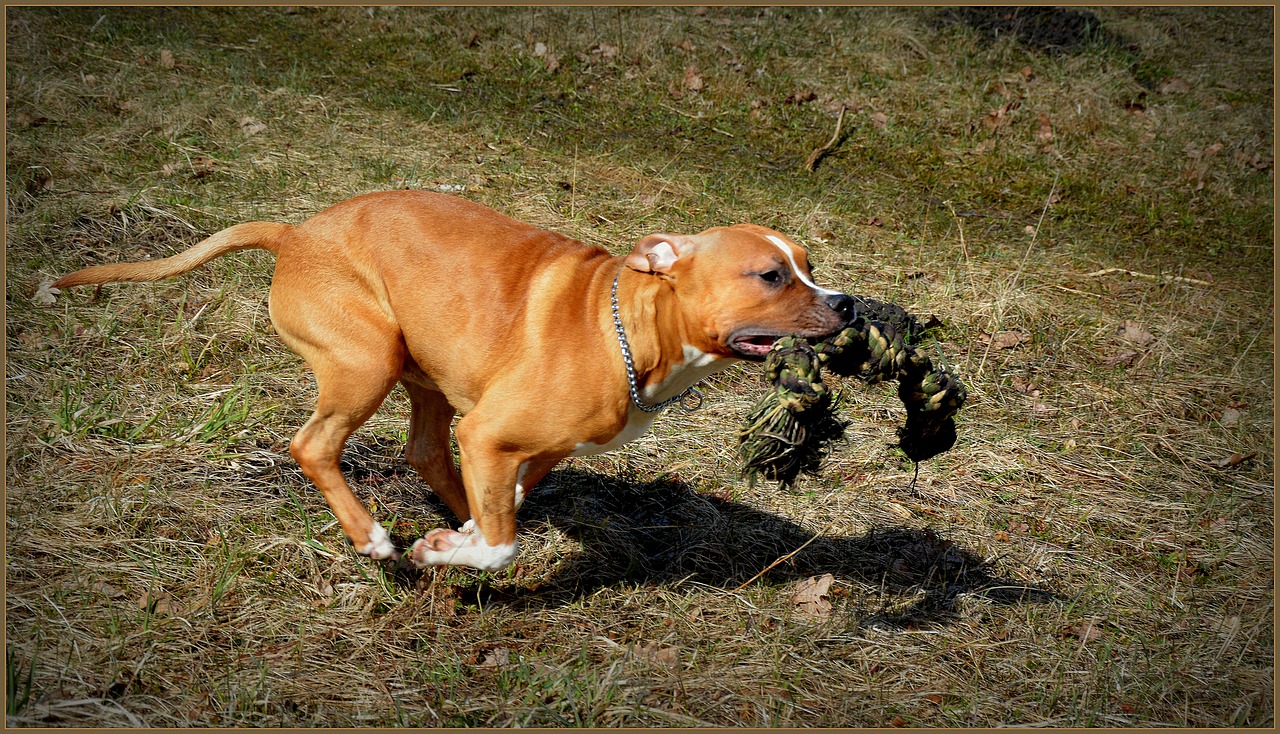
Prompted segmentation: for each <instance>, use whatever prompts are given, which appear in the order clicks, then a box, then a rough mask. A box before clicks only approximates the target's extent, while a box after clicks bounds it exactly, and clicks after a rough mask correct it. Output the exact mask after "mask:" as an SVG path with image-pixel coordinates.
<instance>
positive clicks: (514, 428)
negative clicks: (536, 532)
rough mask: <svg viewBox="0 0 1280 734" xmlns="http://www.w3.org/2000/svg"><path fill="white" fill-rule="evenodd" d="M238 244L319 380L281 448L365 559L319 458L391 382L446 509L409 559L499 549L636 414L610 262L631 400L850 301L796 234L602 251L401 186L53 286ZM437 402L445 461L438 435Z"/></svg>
mask: <svg viewBox="0 0 1280 734" xmlns="http://www.w3.org/2000/svg"><path fill="white" fill-rule="evenodd" d="M245 248H261V249H265V250H269V251H270V252H272V253H274V254H275V255H276V257H277V260H276V268H275V275H274V278H273V280H272V284H271V295H270V313H271V320H272V323H273V324H274V326H275V328H276V331H277V332H278V333H279V334H280V336H281V338H282V339H283V340H284V341H285V343H286V344H287V345H288V346H289V347H290V348H291V349H292V350H293V351H294V352H296V353H297V354H298V355H300V356H301V357H302V358H303V359H305V360H306V361H307V363H308V364H309V365H310V366H311V367H312V369H313V370H314V374H315V378H316V382H317V386H318V388H319V399H318V403H317V405H316V409H315V413H314V414H313V415H312V416H311V419H310V420H309V421H308V422H307V423H306V425H304V426H303V427H302V428H301V429H300V430H299V431H298V433H297V435H296V436H295V438H294V439H293V442H292V444H291V445H290V449H289V450H290V453H291V454H292V455H293V456H294V458H295V459H296V460H297V461H298V464H299V465H300V466H301V468H302V470H303V472H304V473H305V474H306V475H307V477H309V478H310V479H311V481H312V482H314V483H315V485H316V486H317V487H318V488H319V489H320V491H321V492H323V493H324V496H325V499H326V500H327V501H328V503H329V505H330V507H331V508H332V509H333V512H334V515H336V516H337V518H338V520H339V522H340V523H341V525H342V529H343V531H344V532H345V533H346V535H347V537H348V538H349V539H350V540H351V542H352V543H353V544H354V545H355V547H356V548H357V549H358V550H360V551H361V552H363V553H366V554H368V555H371V556H373V557H375V558H388V557H396V556H397V555H398V554H397V552H396V550H395V547H394V546H393V545H392V543H391V542H390V539H389V538H388V537H387V534H386V532H385V530H383V528H382V526H381V525H380V524H378V523H377V522H376V521H374V519H373V517H372V516H371V515H370V514H369V512H368V510H367V509H365V507H364V505H363V504H362V503H361V502H360V500H358V499H357V498H356V496H355V495H354V494H353V493H352V491H351V489H350V487H349V486H348V485H347V482H346V480H345V479H344V478H343V476H342V473H341V471H340V469H339V464H338V460H339V456H340V454H341V452H342V448H343V445H344V443H345V442H346V440H347V437H348V436H350V435H351V433H352V432H353V431H354V430H355V429H356V428H357V427H359V426H360V425H361V424H362V423H364V421H366V420H367V419H368V418H369V417H370V416H371V415H373V413H374V411H375V410H377V408H378V406H379V405H380V404H381V403H382V401H383V399H384V398H385V397H386V396H387V394H388V393H389V392H390V391H391V389H392V388H393V387H394V386H395V384H396V382H400V383H401V384H402V385H404V387H405V389H406V390H407V391H408V394H409V397H410V399H411V403H412V414H411V418H410V421H411V426H410V431H409V440H408V444H407V446H406V456H407V459H408V461H409V463H410V464H412V465H413V466H414V467H415V468H416V469H417V470H418V472H419V473H420V474H421V475H422V477H423V479H424V480H425V481H426V482H427V483H428V484H429V485H430V486H431V488H432V489H433V490H434V491H435V493H436V494H437V495H439V496H440V498H441V499H442V500H443V501H444V502H445V504H447V505H448V506H449V508H450V509H451V510H452V511H453V512H454V513H455V514H456V515H457V516H458V518H459V519H460V520H462V521H464V523H465V524H464V525H463V528H462V530H461V532H459V531H453V530H447V529H440V530H434V531H432V532H430V533H428V534H427V537H425V538H423V539H421V540H418V541H417V542H416V543H415V544H414V546H413V549H412V552H411V554H410V560H412V561H413V562H414V563H415V564H417V565H420V566H426V565H439V564H459V565H468V566H474V567H477V568H488V569H497V568H502V567H504V566H506V565H508V564H509V563H510V562H511V561H512V560H513V559H514V557H515V554H516V520H515V515H516V509H517V508H518V506H519V504H520V501H521V500H522V499H523V497H524V495H525V494H526V493H527V492H528V491H529V490H530V489H531V488H532V487H533V485H534V484H536V483H537V481H538V480H539V479H541V478H542V477H543V476H544V475H545V474H546V473H547V472H548V471H550V470H551V468H552V467H553V466H555V464H556V463H557V462H559V461H560V460H561V459H563V458H565V457H567V456H570V455H582V454H588V453H595V452H598V451H602V450H608V449H611V448H615V447H616V446H618V445H621V443H624V442H625V441H627V440H631V439H633V438H635V437H636V436H638V435H640V434H642V433H643V431H644V430H645V429H647V427H648V425H649V422H650V421H651V420H652V418H653V414H652V413H645V412H642V411H640V410H639V409H637V408H636V407H635V406H634V405H632V404H631V400H630V397H629V394H628V382H627V376H626V372H625V367H624V364H623V359H622V355H621V352H620V349H619V345H618V341H617V337H616V335H615V332H614V326H613V320H612V312H611V309H610V298H609V291H610V286H611V284H612V283H613V280H614V277H615V276H617V277H618V278H619V285H618V299H619V302H620V304H621V308H620V311H621V318H622V323H623V325H624V327H625V329H626V335H627V338H628V339H629V341H630V344H631V349H632V353H633V355H634V359H635V369H636V373H637V382H638V384H639V385H640V388H641V390H640V391H641V395H642V396H643V398H644V400H645V401H646V402H648V403H650V404H652V403H656V402H658V401H660V400H662V399H664V398H667V397H671V396H674V395H678V394H680V393H681V392H683V391H684V390H685V389H686V388H687V387H688V386H689V385H691V384H693V383H694V382H696V381H697V380H699V379H701V378H703V377H705V376H706V375H708V374H710V373H711V372H714V371H717V370H719V369H723V368H724V367H727V366H729V365H730V364H732V363H733V362H734V361H736V360H738V359H742V358H744V357H746V358H752V359H758V358H760V356H761V355H762V354H763V353H764V352H765V351H767V348H768V341H769V338H770V337H771V336H780V335H785V334H800V335H803V336H811V337H813V336H824V335H826V334H829V333H831V332H833V331H835V330H837V329H839V328H841V327H842V326H843V325H844V324H845V323H846V322H847V321H848V320H849V318H850V316H851V315H852V304H851V302H850V301H849V300H848V297H847V296H844V295H842V294H838V293H836V292H834V291H828V290H825V289H821V288H817V287H816V286H815V285H814V284H813V282H812V279H811V277H810V275H809V267H808V262H807V259H806V254H805V251H804V249H803V248H802V247H800V246H798V245H796V244H795V243H793V242H791V241H790V240H788V239H786V238H785V237H783V236H782V235H780V234H778V233H776V232H774V231H772V230H769V229H765V228H763V227H757V226H754V225H736V226H734V227H727V228H726V227H721V228H714V229H709V230H706V231H704V232H701V233H699V234H696V235H669V234H654V235H648V236H646V237H645V238H643V239H642V240H640V242H639V243H637V244H636V246H635V248H634V249H633V250H632V252H631V253H630V254H629V255H627V256H625V257H615V256H611V255H610V254H609V253H608V252H607V251H605V250H604V249H602V248H599V247H593V246H588V245H585V244H583V243H581V242H577V241H575V240H572V239H569V238H567V237H564V236H562V235H559V234H556V233H553V232H549V231H546V230H542V229H538V228H536V227H534V226H532V225H529V224H525V223H522V222H518V221H516V220H513V219H510V218H508V217H506V216H503V215H501V214H499V213H497V212H495V211H493V210H491V209H488V208H486V207H483V206H480V205H478V204H475V203H472V202H469V201H466V200H463V199H459V198H455V197H450V196H445V195H441V194H434V193H427V192H411V191H396V192H386V193H376V194H366V195H363V196H358V197H356V198H353V199H350V200H348V201H345V202H343V203H340V204H337V205H335V206H333V207H331V208H330V209H327V210H325V211H323V212H321V213H319V214H317V215H315V216H314V217H312V218H311V219H309V220H307V221H305V222H303V223H302V224H300V225H297V226H290V225H287V224H274V223H266V222H250V223H247V224H241V225H237V226H234V227H231V228H228V229H225V230H223V231H221V232H218V233H217V234H214V235H213V236H211V237H209V238H208V239H206V240H204V241H203V242H201V243H199V244H197V245H195V246H194V247H192V248H190V249H189V250H187V251H185V252H183V253H181V254H179V255H175V256H173V257H170V258H165V259H163V260H157V261H153V262H145V263H119V264H114V265H103V266H98V267H93V268H87V269H85V270H81V271H78V272H75V273H72V274H70V275H67V276H65V277H63V278H62V279H60V280H58V281H57V282H55V283H54V286H56V287H59V288H66V287H69V286H74V285H82V284H91V283H107V282H113V281H154V280H160V279H162V278H167V277H170V276H174V275H178V274H180V273H184V272H187V271H189V270H191V269H193V268H195V267H198V266H200V265H202V264H204V263H205V262H208V261H209V260H212V259H213V258H216V257H218V256H220V255H223V254H225V253H228V252H231V251H233V250H238V249H245ZM771 278H772V280H771ZM753 336H755V337H756V338H755V339H752V338H750V337H753ZM734 339H738V340H739V341H736V342H735V341H732V340H734ZM455 413H461V414H462V416H463V417H462V418H461V420H459V422H458V425H457V429H456V436H457V440H458V445H459V448H460V453H461V472H459V470H458V467H457V466H455V464H454V462H453V459H452V457H451V455H450V452H449V426H450V423H451V421H452V419H453V417H454V415H455Z"/></svg>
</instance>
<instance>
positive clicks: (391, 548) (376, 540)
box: [360, 520, 399, 561]
mask: <svg viewBox="0 0 1280 734" xmlns="http://www.w3.org/2000/svg"><path fill="white" fill-rule="evenodd" d="M360 552H361V553H363V554H365V555H366V556H369V557H370V558H373V559H374V560H379V561H380V560H383V559H387V558H390V559H396V558H398V557H399V554H398V553H396V547H395V544H393V543H392V542H391V538H390V537H389V536H388V535H387V531H386V529H385V528H383V527H382V523H380V522H378V521H377V520H374V522H373V527H371V528H369V542H367V543H365V544H364V547H363V548H361V549H360Z"/></svg>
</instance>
